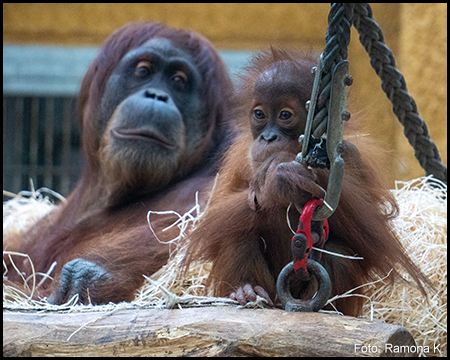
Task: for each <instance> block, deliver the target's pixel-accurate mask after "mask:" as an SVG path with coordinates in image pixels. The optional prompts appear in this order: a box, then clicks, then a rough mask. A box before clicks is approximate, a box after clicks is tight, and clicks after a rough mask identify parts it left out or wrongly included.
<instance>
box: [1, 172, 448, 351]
mask: <svg viewBox="0 0 450 360" xmlns="http://www.w3.org/2000/svg"><path fill="white" fill-rule="evenodd" d="M392 191H393V193H394V195H395V197H396V199H397V201H398V204H399V207H400V216H399V217H398V218H397V219H396V220H395V221H394V223H393V230H394V231H395V233H396V234H397V236H398V237H399V239H400V240H401V241H402V243H403V245H404V247H405V249H406V251H407V253H408V254H409V255H410V256H411V258H412V259H413V260H414V262H415V263H416V264H417V265H418V266H419V267H420V268H421V269H422V271H423V272H424V273H425V274H426V275H427V276H428V277H429V278H430V279H431V280H432V282H433V284H434V285H435V286H436V288H437V289H438V291H437V292H436V293H431V294H429V296H428V299H425V298H424V297H423V296H422V295H421V293H420V291H419V290H418V289H416V287H415V286H412V285H411V286H410V285H408V284H405V283H397V284H394V286H391V285H388V284H387V282H385V281H384V279H385V278H384V279H380V280H379V281H377V282H375V283H370V284H366V285H364V286H365V287H367V288H368V290H367V294H368V301H367V302H366V305H365V309H364V315H363V316H362V317H363V318H365V319H370V320H377V321H384V322H387V323H391V324H396V325H401V326H404V327H405V328H407V329H408V330H409V331H410V332H411V333H412V335H413V336H414V338H415V340H416V343H417V345H423V346H425V345H426V346H429V347H430V348H431V349H433V346H434V344H440V347H439V349H440V351H441V354H439V353H437V354H434V355H443V356H446V355H447V187H446V185H444V184H442V183H441V182H439V181H437V180H434V179H432V178H431V179H430V178H429V177H428V178H425V177H423V178H419V179H415V180H412V181H410V182H406V183H405V182H397V183H396V189H395V190H392ZM32 198H33V197H32ZM13 200H15V199H13ZM13 200H11V201H13ZM46 201H48V199H47V200H45V198H44V197H42V196H41V198H40V199H37V197H36V196H35V198H34V199H25V198H23V197H22V198H21V199H20V204H21V205H20V206H18V207H17V209H15V210H14V211H12V210H11V209H14V208H15V207H16V205H14V207H13V206H12V204H8V203H9V202H7V203H6V204H4V205H3V208H4V218H3V232H4V236H5V231H6V232H7V233H8V231H13V230H11V228H9V227H10V226H12V225H11V224H13V225H15V226H16V229H15V230H14V231H21V232H23V231H25V230H24V229H25V228H27V227H29V226H30V224H31V223H33V222H34V221H36V220H37V218H39V216H36V213H37V212H38V211H36V212H34V211H32V207H33V206H35V207H36V209H37V208H39V207H40V206H42V207H43V208H45V210H44V211H42V213H46V211H48V209H49V208H50V209H51V208H52V206H53V205H51V204H50V205H48V204H46V205H43V204H39V203H40V202H44V203H45V202H46ZM22 206H23V207H24V209H23V210H25V208H27V209H26V211H21V210H22V209H21V207H22ZM5 207H7V209H9V210H8V211H9V212H7V215H6V216H7V219H6V220H5ZM28 207H29V208H28ZM39 211H41V210H39ZM168 213H170V214H173V212H162V213H154V212H149V215H148V220H149V226H150V227H151V219H152V217H153V216H165V215H166V214H168ZM177 215H178V216H179V220H178V221H177V222H176V223H175V224H174V225H173V226H178V227H179V228H180V235H179V236H178V237H177V238H175V239H173V240H171V241H169V243H170V244H171V245H170V246H171V250H172V252H171V257H170V259H169V261H168V263H167V264H166V265H165V266H164V267H163V268H162V269H160V270H159V271H158V272H156V273H155V274H153V275H152V276H151V277H150V278H147V280H146V282H145V284H144V285H143V286H142V287H141V288H140V289H139V290H138V291H137V294H136V299H135V300H134V301H133V302H131V303H121V304H109V305H101V306H91V305H75V303H76V300H77V299H76V298H72V299H71V300H70V301H69V302H68V303H67V304H64V305H60V306H56V305H49V304H47V303H46V301H45V299H43V300H40V301H36V300H32V299H31V298H30V297H27V296H25V295H24V294H23V293H20V292H18V291H17V290H15V289H14V288H11V287H8V286H6V285H5V284H4V285H3V307H4V309H7V310H14V309H19V308H20V309H31V308H32V309H35V310H36V309H41V310H59V311H115V310H117V309H123V308H148V307H158V308H169V309H170V308H174V307H179V308H182V307H188V306H215V305H233V304H236V302H235V301H232V300H230V299H227V298H214V297H211V296H209V294H208V290H207V289H206V286H205V284H206V280H207V278H208V275H209V271H210V266H211V265H210V264H203V263H196V264H194V265H193V266H191V267H190V268H189V269H188V271H187V273H186V274H184V275H183V274H182V273H181V271H180V270H181V263H182V260H183V257H184V254H185V250H186V244H187V241H188V239H187V238H186V231H187V230H188V229H190V228H191V227H193V226H195V223H196V221H197V220H198V219H199V217H200V216H201V213H200V209H199V207H198V205H196V206H195V207H194V208H192V209H191V210H190V211H189V212H187V213H186V214H184V215H180V214H177ZM10 216H16V217H17V216H19V217H24V219H21V220H20V221H19V220H17V218H16V220H13V221H10V219H8V217H10ZM28 216H29V218H26V217H28ZM5 224H8V226H7V229H6V230H5ZM19 224H20V226H18V225H19ZM3 256H4V258H5V256H8V252H5V251H4V253H3ZM24 256H26V255H24ZM398 270H399V271H400V272H401V271H402V269H398ZM37 275H38V274H36V276H37ZM5 276H7V274H5V273H4V278H5ZM41 276H43V275H42V274H41ZM387 276H389V274H386V277H387ZM404 277H405V278H406V279H408V276H407V274H404ZM26 282H27V284H29V285H28V286H31V284H34V286H37V285H36V284H38V279H36V278H35V279H33V278H32V277H31V278H30V279H26ZM341 296H354V295H352V294H351V292H350V294H342V295H341ZM332 300H333V299H330V302H331V301H332ZM262 306H264V302H263V301H262V299H261V298H258V300H257V301H256V302H255V303H252V304H248V306H247V307H262ZM421 355H430V354H421Z"/></svg>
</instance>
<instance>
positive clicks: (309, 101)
mask: <svg viewBox="0 0 450 360" xmlns="http://www.w3.org/2000/svg"><path fill="white" fill-rule="evenodd" d="M310 105H311V100H308V101H307V102H306V104H305V108H306V111H309V106H310Z"/></svg>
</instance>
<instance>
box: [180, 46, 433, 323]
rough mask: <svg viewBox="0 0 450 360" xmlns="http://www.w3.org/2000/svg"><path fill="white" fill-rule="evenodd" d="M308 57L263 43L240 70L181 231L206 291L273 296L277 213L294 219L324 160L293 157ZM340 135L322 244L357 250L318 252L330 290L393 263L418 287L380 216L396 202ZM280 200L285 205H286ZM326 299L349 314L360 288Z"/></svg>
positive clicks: (279, 241)
mask: <svg viewBox="0 0 450 360" xmlns="http://www.w3.org/2000/svg"><path fill="white" fill-rule="evenodd" d="M317 62H318V61H317V57H316V56H315V55H312V54H311V55H305V54H297V53H291V52H288V51H285V50H276V49H271V50H270V51H268V52H266V53H262V54H260V55H258V56H257V57H256V58H255V59H254V61H253V64H252V66H251V67H250V68H249V69H248V70H247V72H246V73H245V74H244V76H243V85H242V86H241V88H240V90H239V92H238V94H237V97H236V99H237V100H236V103H237V108H236V119H237V120H238V129H239V134H238V136H237V138H236V139H235V141H234V143H233V145H232V147H231V148H230V149H229V151H228V153H227V155H226V157H225V160H224V163H223V166H222V168H221V169H220V171H219V177H218V180H217V184H216V187H215V190H214V191H213V195H212V198H211V200H210V203H209V206H208V208H207V209H206V212H205V214H204V216H203V217H202V218H201V220H200V221H199V224H198V225H197V227H196V228H195V229H194V231H193V232H192V234H191V236H190V245H189V249H188V256H187V264H189V263H190V262H192V261H194V260H203V261H211V262H212V270H211V274H210V278H209V285H211V286H213V289H214V295H215V296H229V297H231V298H232V299H235V300H237V301H238V302H239V303H240V304H242V305H245V304H246V303H247V302H248V301H254V300H256V295H260V296H261V297H263V298H264V299H266V300H267V303H268V304H269V305H270V306H273V305H274V304H275V305H277V299H276V281H277V277H278V275H279V273H280V271H281V270H282V268H283V267H284V266H285V265H286V264H287V263H289V262H291V261H292V253H291V239H292V231H291V230H290V228H289V226H288V222H287V219H286V218H287V216H288V217H289V220H290V224H292V227H293V228H296V227H297V224H298V221H299V217H300V214H299V212H298V211H297V210H296V208H298V209H301V208H302V207H303V205H304V204H305V203H306V202H307V201H308V200H310V199H312V198H324V196H325V191H324V189H326V187H327V181H328V173H329V170H327V169H312V168H305V167H304V166H302V165H301V164H300V163H298V162H297V161H295V157H296V155H297V154H298V153H299V152H300V151H301V145H300V144H299V142H298V138H299V136H300V135H301V134H302V133H304V130H305V124H306V117H307V111H306V109H305V103H306V101H308V100H309V99H310V98H311V92H312V86H313V77H312V75H311V68H312V67H313V66H316V65H317ZM249 120H250V121H249ZM249 125H250V126H249ZM344 145H345V150H344V152H343V154H342V156H343V158H344V161H345V170H344V181H343V187H342V193H341V198H340V202H339V206H338V207H337V209H336V211H335V212H334V213H333V215H332V216H331V217H330V218H329V219H328V221H329V227H330V232H329V238H328V240H327V242H326V243H325V246H324V249H326V250H328V251H331V252H334V253H339V254H343V255H350V256H353V255H357V256H359V257H363V258H364V259H363V260H358V259H348V258H342V257H337V256H334V255H330V254H327V253H324V254H322V256H321V260H320V263H321V264H322V265H323V266H324V267H325V269H326V270H327V272H328V274H329V276H330V279H331V285H332V289H331V295H332V296H334V295H338V294H343V293H345V292H346V291H348V290H350V289H353V288H356V287H357V286H359V285H362V284H364V283H366V282H368V281H370V280H371V279H373V277H374V275H381V276H384V275H386V274H387V273H388V272H389V271H390V270H391V268H393V267H394V266H396V265H397V264H399V265H401V266H403V267H404V268H405V269H406V270H407V271H408V272H409V274H410V275H411V277H412V278H413V279H414V280H415V281H416V282H417V283H418V285H419V287H420V288H421V290H422V291H423V292H424V289H423V285H422V284H423V283H426V284H427V283H429V281H428V280H427V279H426V278H425V277H424V275H423V274H422V273H421V272H420V271H419V270H418V268H417V267H416V266H415V265H414V264H413V263H412V262H411V260H410V259H409V257H408V256H407V255H406V254H405V252H404V250H403V248H402V246H401V244H400V243H399V241H398V240H397V239H396V237H395V236H394V234H393V233H392V231H391V229H390V226H389V222H390V220H391V219H392V218H393V217H394V216H396V214H397V211H398V209H397V205H396V203H395V200H394V198H393V196H392V195H391V193H390V191H389V190H388V189H386V188H384V187H383V185H382V184H381V183H380V182H379V180H377V176H376V174H375V173H374V170H373V169H372V168H371V166H370V165H369V163H368V162H367V161H363V159H362V156H361V155H360V152H359V151H358V149H357V148H356V146H355V145H353V144H351V143H349V142H346V141H345V142H344ZM290 204H292V205H295V206H291V207H290V209H289V211H287V208H288V206H289V205H290ZM314 236H315V237H316V238H317V237H318V236H317V234H313V237H314ZM396 275H397V274H396ZM315 286H316V284H315V283H314V281H312V282H311V281H310V282H303V281H296V282H295V281H293V282H292V283H291V293H292V295H293V296H294V297H295V298H302V299H305V296H306V297H307V296H311V295H313V294H314V292H315V290H316V289H315ZM358 291H359V292H361V291H362V290H361V289H359V290H358ZM334 305H335V306H336V308H337V309H338V310H339V311H341V312H343V313H344V314H347V315H358V314H359V312H360V310H361V306H362V304H361V298H360V297H347V298H344V299H340V300H337V301H336V302H335V303H334Z"/></svg>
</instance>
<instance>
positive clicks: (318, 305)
mask: <svg viewBox="0 0 450 360" xmlns="http://www.w3.org/2000/svg"><path fill="white" fill-rule="evenodd" d="M307 267H308V271H309V272H310V273H311V274H312V275H313V276H314V277H315V278H316V279H317V283H318V289H317V293H316V295H315V296H314V297H313V298H312V299H311V300H302V299H295V298H294V297H292V295H291V292H290V289H289V282H290V278H291V276H292V275H293V273H294V271H295V270H294V262H293V261H292V262H290V263H289V264H287V265H286V266H285V267H284V268H283V270H281V272H280V275H279V276H278V280H277V293H278V297H279V299H280V300H281V303H282V304H283V307H284V309H285V310H286V311H291V312H297V311H304V312H313V311H315V312H317V311H319V310H320V309H322V308H323V307H324V306H325V304H326V302H327V301H328V299H329V298H330V294H331V281H330V277H329V276H328V272H327V271H326V270H325V268H324V267H323V266H322V265H321V264H320V263H318V262H317V261H314V260H311V259H308V265H307Z"/></svg>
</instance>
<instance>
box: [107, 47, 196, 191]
mask: <svg viewBox="0 0 450 360" xmlns="http://www.w3.org/2000/svg"><path fill="white" fill-rule="evenodd" d="M201 86H202V84H201V78H200V75H199V73H198V71H197V69H196V67H195V66H194V63H193V60H192V58H191V56H190V55H189V54H188V53H186V52H185V51H183V50H182V49H180V48H177V47H175V46H174V45H173V43H172V42H171V41H169V40H167V39H159V38H154V39H151V40H149V41H147V42H146V43H144V44H143V45H142V46H141V47H139V48H137V49H133V50H131V51H130V52H129V53H128V54H126V55H125V56H124V57H123V59H122V60H121V61H120V63H119V64H118V65H117V67H116V68H115V69H114V71H113V73H112V75H111V76H110V78H109V80H108V82H107V84H106V89H105V93H104V95H103V98H102V101H101V111H100V121H99V127H100V128H99V132H100V133H104V135H103V137H102V152H101V156H102V157H103V159H104V161H103V162H102V165H104V167H105V172H107V174H109V177H108V178H115V177H117V175H114V174H117V173H118V172H120V171H121V170H122V169H123V168H124V167H126V168H127V170H126V172H127V174H133V178H130V176H128V178H129V179H128V182H129V183H128V184H126V187H127V188H131V189H134V184H139V186H141V187H142V185H145V188H146V189H151V188H152V186H153V185H152V183H155V184H157V186H158V187H159V188H160V187H164V186H165V185H166V184H167V182H168V181H170V180H171V178H170V176H167V181H166V179H164V178H163V177H164V175H171V174H174V173H178V174H179V175H180V176H183V169H182V166H183V163H184V161H185V159H186V158H189V157H192V156H194V154H195V149H196V145H197V144H198V142H199V141H200V139H201V136H202V135H203V131H204V129H203V128H202V125H203V124H202V123H201V122H199V121H198V118H199V114H200V113H201V98H200V90H201ZM148 174H153V176H152V177H151V178H150V177H149V176H148ZM120 178H121V179H123V178H124V177H120ZM123 185H124V184H123V183H121V184H120V185H118V186H114V185H113V186H112V188H111V191H114V188H120V189H121V190H122V189H123V188H124V186H123ZM155 186H156V185H155ZM137 190H139V189H137ZM155 190H157V189H155Z"/></svg>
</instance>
